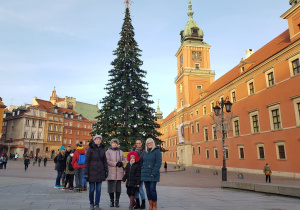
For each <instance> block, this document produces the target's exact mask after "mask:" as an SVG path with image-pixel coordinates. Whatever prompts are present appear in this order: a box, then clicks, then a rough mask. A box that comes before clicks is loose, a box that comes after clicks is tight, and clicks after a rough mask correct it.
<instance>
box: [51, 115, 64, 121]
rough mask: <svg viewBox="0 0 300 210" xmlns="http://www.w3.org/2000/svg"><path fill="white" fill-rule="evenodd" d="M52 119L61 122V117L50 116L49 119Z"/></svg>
mask: <svg viewBox="0 0 300 210" xmlns="http://www.w3.org/2000/svg"><path fill="white" fill-rule="evenodd" d="M53 119H54V121H59V122H62V118H61V117H59V118H58V117H53V116H50V117H49V120H53Z"/></svg>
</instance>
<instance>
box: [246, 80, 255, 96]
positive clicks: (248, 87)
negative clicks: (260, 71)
mask: <svg viewBox="0 0 300 210" xmlns="http://www.w3.org/2000/svg"><path fill="white" fill-rule="evenodd" d="M250 83H253V89H254V92H253V93H250ZM247 90H248V96H251V95H254V94H255V83H254V79H251V80H249V81H248V82H247Z"/></svg>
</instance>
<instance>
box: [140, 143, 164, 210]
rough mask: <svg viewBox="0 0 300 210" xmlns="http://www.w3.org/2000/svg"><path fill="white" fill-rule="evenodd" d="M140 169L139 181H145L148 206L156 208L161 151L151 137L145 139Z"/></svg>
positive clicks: (154, 209) (153, 209)
mask: <svg viewBox="0 0 300 210" xmlns="http://www.w3.org/2000/svg"><path fill="white" fill-rule="evenodd" d="M142 164H143V165H142V170H141V181H143V182H144V183H145V187H146V192H147V197H148V201H149V205H150V208H149V209H152V210H156V209H157V191H156V184H157V182H159V181H160V171H159V170H160V167H161V164H162V159H161V153H160V149H159V147H157V146H156V145H155V142H154V140H153V139H151V138H149V139H147V141H146V148H145V154H144V156H143V162H142Z"/></svg>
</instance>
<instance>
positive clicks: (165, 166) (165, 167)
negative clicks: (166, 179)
mask: <svg viewBox="0 0 300 210" xmlns="http://www.w3.org/2000/svg"><path fill="white" fill-rule="evenodd" d="M164 169H165V172H166V173H167V172H168V164H167V162H165V165H164Z"/></svg>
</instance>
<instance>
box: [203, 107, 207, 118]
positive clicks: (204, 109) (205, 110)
mask: <svg viewBox="0 0 300 210" xmlns="http://www.w3.org/2000/svg"><path fill="white" fill-rule="evenodd" d="M202 110H203V116H204V115H206V114H207V109H206V105H203V109H202Z"/></svg>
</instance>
